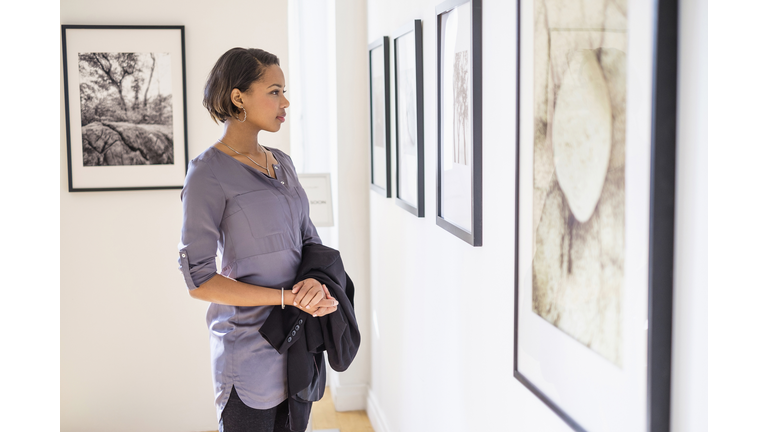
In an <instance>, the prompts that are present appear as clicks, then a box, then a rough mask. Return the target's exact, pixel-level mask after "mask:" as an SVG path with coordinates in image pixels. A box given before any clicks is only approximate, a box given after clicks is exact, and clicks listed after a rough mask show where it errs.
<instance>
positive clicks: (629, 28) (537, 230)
mask: <svg viewBox="0 0 768 432" xmlns="http://www.w3.org/2000/svg"><path fill="white" fill-rule="evenodd" d="M579 8H580V9H579V12H575V10H574V9H572V6H571V5H569V4H568V2H562V1H557V0H519V2H518V14H517V15H518V20H519V22H518V31H519V33H518V43H519V45H518V53H517V54H518V87H517V88H518V92H517V93H518V100H517V103H518V105H517V106H518V109H517V113H518V119H517V122H518V123H517V128H518V133H517V193H516V201H517V202H516V209H517V214H516V218H515V220H516V227H515V232H516V235H515V239H516V240H515V241H516V252H515V256H516V262H515V308H516V310H515V335H514V338H515V357H514V375H515V377H516V378H517V379H518V380H519V381H520V382H521V383H523V385H525V386H526V387H527V388H528V389H529V390H530V391H531V392H533V393H534V394H535V395H536V396H537V397H539V398H540V399H541V400H542V402H543V403H545V404H546V405H547V406H548V407H550V408H551V409H552V410H553V411H554V412H555V413H556V414H557V415H559V416H560V417H561V418H562V419H563V421H564V422H565V423H566V424H567V425H569V426H570V427H571V428H573V429H574V430H576V431H590V432H609V431H617V430H621V431H627V432H668V431H669V429H670V422H669V420H670V416H669V415H670V373H671V339H672V270H673V267H672V263H673V255H674V247H673V246H674V245H673V239H674V237H675V236H674V203H675V197H674V191H675V148H676V142H675V130H676V106H677V101H676V95H677V87H676V86H677V84H676V83H677V70H676V65H677V51H676V50H677V2H674V1H672V2H642V1H634V0H617V1H614V2H611V3H604V2H600V1H591V0H590V1H584V2H581V3H580V6H579Z"/></svg>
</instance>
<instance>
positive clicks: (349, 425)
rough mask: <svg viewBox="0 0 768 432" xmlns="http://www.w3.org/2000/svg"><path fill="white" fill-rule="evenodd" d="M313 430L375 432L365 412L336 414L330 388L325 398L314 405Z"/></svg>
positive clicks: (314, 431)
mask: <svg viewBox="0 0 768 432" xmlns="http://www.w3.org/2000/svg"><path fill="white" fill-rule="evenodd" d="M312 429H313V432H320V431H323V430H326V429H331V430H334V429H338V430H339V432H374V431H373V427H372V426H371V422H370V420H368V415H367V414H366V413H365V411H347V412H336V408H335V407H334V406H333V398H332V397H331V389H330V388H329V387H326V388H325V394H324V395H323V398H322V399H320V401H318V402H315V403H314V404H312Z"/></svg>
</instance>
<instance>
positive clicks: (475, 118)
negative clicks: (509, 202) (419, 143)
mask: <svg viewBox="0 0 768 432" xmlns="http://www.w3.org/2000/svg"><path fill="white" fill-rule="evenodd" d="M435 14H436V15H437V112H438V116H437V225H438V226H440V227H442V228H443V229H445V230H446V231H448V232H450V233H451V234H453V235H455V236H456V237H458V238H460V239H462V240H464V241H465V242H467V243H469V244H470V245H472V246H481V245H482V227H483V214H482V213H483V185H482V178H483V175H482V124H483V123H482V106H483V103H482V77H483V74H482V9H481V3H480V0H450V1H446V2H444V3H441V4H440V5H439V6H437V8H435Z"/></svg>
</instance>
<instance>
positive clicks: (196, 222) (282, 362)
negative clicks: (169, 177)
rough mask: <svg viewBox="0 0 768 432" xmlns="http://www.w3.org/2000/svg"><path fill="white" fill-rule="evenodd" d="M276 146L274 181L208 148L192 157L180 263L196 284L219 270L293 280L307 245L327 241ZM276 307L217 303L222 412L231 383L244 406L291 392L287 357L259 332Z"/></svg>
mask: <svg viewBox="0 0 768 432" xmlns="http://www.w3.org/2000/svg"><path fill="white" fill-rule="evenodd" d="M269 150H271V151H272V153H273V155H274V156H275V159H277V162H278V164H277V165H273V167H274V172H275V175H276V177H277V178H275V179H273V178H270V177H268V176H267V175H265V174H264V173H262V172H260V171H258V170H257V169H255V168H253V167H251V166H249V165H246V164H244V163H242V162H240V161H238V160H237V159H235V158H233V157H231V156H229V155H227V154H225V153H223V152H222V151H221V150H219V149H217V148H215V147H209V148H208V149H207V150H205V151H204V152H203V153H201V154H200V156H198V157H197V158H195V159H192V160H191V161H190V162H189V170H188V171H187V177H186V180H185V182H184V188H183V189H182V191H181V201H182V206H183V212H184V215H183V221H182V228H181V242H180V243H179V265H180V270H181V272H182V274H183V275H184V280H185V281H186V284H187V287H188V288H189V289H190V290H193V289H195V288H197V287H199V286H200V285H201V284H202V283H203V282H205V281H207V280H209V279H210V278H212V277H213V276H214V275H215V274H216V252H217V250H218V252H219V254H220V255H221V258H222V262H221V274H222V275H224V276H227V277H229V278H232V279H236V280H238V281H240V282H245V283H249V284H254V285H260V286H265V287H270V288H276V289H280V287H285V288H287V289H290V288H291V287H292V286H293V282H294V278H295V277H296V270H297V268H298V265H299V262H300V261H301V249H302V246H303V245H305V244H309V243H321V241H320V238H319V237H318V235H317V231H316V230H315V226H314V225H313V224H312V221H311V220H310V219H309V202H308V200H307V195H306V194H305V193H304V189H303V188H302V187H301V185H300V184H299V181H298V177H297V175H296V170H295V168H294V167H293V162H292V161H291V158H290V157H289V156H288V155H286V154H285V153H283V152H282V151H280V150H277V149H269ZM271 309H272V306H254V307H240V306H226V305H220V304H215V303H211V305H210V306H209V308H208V313H207V317H206V318H207V322H208V328H209V330H210V343H211V363H212V372H213V382H214V393H215V399H216V408H217V414H218V415H219V418H221V412H222V410H223V409H224V406H225V405H226V403H227V400H229V395H230V392H231V390H232V385H233V384H234V385H235V386H236V387H237V394H238V395H239V396H240V398H241V399H242V400H243V402H245V404H246V405H248V406H250V407H252V408H257V409H267V408H272V407H274V406H275V405H277V404H279V403H280V402H282V401H283V400H285V399H286V398H287V397H288V392H287V382H286V380H287V363H286V357H285V356H282V355H280V354H279V353H278V352H277V351H275V349H274V348H272V347H271V346H270V345H269V343H267V341H265V340H264V338H263V337H262V336H261V334H259V328H260V327H261V325H262V324H263V323H264V321H265V320H266V318H267V316H268V315H269V312H270V311H271Z"/></svg>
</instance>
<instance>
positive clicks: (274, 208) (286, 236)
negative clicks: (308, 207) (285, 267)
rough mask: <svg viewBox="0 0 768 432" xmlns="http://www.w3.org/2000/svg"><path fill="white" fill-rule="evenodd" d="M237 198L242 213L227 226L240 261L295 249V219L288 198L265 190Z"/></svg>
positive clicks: (229, 220) (237, 214)
mask: <svg viewBox="0 0 768 432" xmlns="http://www.w3.org/2000/svg"><path fill="white" fill-rule="evenodd" d="M233 199H234V200H235V202H236V203H237V205H238V206H239V207H240V209H241V210H242V211H239V212H237V213H235V214H233V215H232V216H231V217H229V218H228V219H227V225H228V228H229V231H230V239H231V241H232V243H233V244H234V245H235V253H236V255H237V258H238V259H242V258H247V257H249V256H253V255H261V254H267V253H272V252H277V251H281V250H285V249H290V248H293V247H294V244H293V243H294V242H293V240H292V238H293V236H292V235H291V232H290V230H291V227H292V225H293V224H292V221H291V219H292V218H291V215H290V212H289V209H287V206H286V204H285V203H284V202H283V201H284V199H285V198H283V197H281V196H278V195H276V194H275V193H273V192H272V191H270V190H267V189H265V190H257V191H253V192H247V193H244V194H240V195H237V196H235V197H234V198H233ZM249 234H250V235H249Z"/></svg>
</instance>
